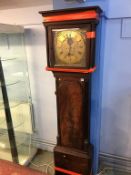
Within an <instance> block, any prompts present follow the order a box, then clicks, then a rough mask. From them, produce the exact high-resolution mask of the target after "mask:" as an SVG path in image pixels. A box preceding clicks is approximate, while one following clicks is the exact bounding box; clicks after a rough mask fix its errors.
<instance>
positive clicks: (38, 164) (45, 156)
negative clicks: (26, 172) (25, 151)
mask: <svg viewBox="0 0 131 175" xmlns="http://www.w3.org/2000/svg"><path fill="white" fill-rule="evenodd" d="M29 167H30V168H33V169H36V170H38V171H41V172H45V173H47V174H49V175H54V161H53V153H52V152H48V151H42V150H39V151H38V153H37V155H36V156H35V158H34V159H33V160H32V162H31V163H30V165H29Z"/></svg>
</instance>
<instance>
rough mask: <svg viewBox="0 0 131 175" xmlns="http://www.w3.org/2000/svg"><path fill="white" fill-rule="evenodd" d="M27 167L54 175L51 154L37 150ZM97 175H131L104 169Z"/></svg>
mask: <svg viewBox="0 0 131 175" xmlns="http://www.w3.org/2000/svg"><path fill="white" fill-rule="evenodd" d="M29 167H30V168H33V169H36V170H38V171H41V172H46V173H47V174H49V175H54V161H53V153H51V152H48V151H40V150H39V151H38V154H37V155H36V156H35V158H34V159H33V160H32V162H31V164H30V165H29ZM98 175H131V174H128V173H122V172H120V171H116V170H113V169H109V168H106V169H105V170H104V171H102V172H101V173H99V174H98Z"/></svg>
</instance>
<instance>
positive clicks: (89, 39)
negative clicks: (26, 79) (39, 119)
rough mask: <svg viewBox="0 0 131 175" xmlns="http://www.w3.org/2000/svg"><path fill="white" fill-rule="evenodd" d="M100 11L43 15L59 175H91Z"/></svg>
mask: <svg viewBox="0 0 131 175" xmlns="http://www.w3.org/2000/svg"><path fill="white" fill-rule="evenodd" d="M100 13H101V9H100V8H99V7H88V8H77V9H76V8H74V9H66V10H52V11H42V12H40V14H42V16H43V18H44V21H43V23H44V26H45V29H46V39H47V40H46V41H47V68H46V69H47V70H48V71H52V72H53V74H54V77H55V79H56V99H57V121H58V137H57V145H56V147H55V148H54V159H55V174H56V175H66V174H70V175H90V173H91V169H92V168H91V167H92V155H93V146H92V145H91V144H90V95H91V86H90V81H91V74H92V73H93V72H94V71H95V69H96V66H95V40H96V27H97V25H98V23H99V18H100Z"/></svg>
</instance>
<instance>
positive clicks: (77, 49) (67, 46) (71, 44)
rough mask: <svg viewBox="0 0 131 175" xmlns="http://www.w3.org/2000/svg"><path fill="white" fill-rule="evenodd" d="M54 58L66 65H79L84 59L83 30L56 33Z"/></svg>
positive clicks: (84, 43)
mask: <svg viewBox="0 0 131 175" xmlns="http://www.w3.org/2000/svg"><path fill="white" fill-rule="evenodd" d="M54 48H55V58H56V59H57V60H58V62H60V63H63V64H66V65H74V64H80V63H81V61H82V60H83V59H85V54H86V42H85V31H84V30H80V29H78V30H71V29H70V30H63V31H57V32H56V35H55V37H54Z"/></svg>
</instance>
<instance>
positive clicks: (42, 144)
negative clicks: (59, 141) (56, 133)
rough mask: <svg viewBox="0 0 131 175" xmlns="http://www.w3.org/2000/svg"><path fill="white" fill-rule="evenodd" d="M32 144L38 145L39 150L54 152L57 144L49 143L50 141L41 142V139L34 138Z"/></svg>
mask: <svg viewBox="0 0 131 175" xmlns="http://www.w3.org/2000/svg"><path fill="white" fill-rule="evenodd" d="M32 142H33V143H34V144H35V145H36V147H37V148H40V149H42V150H47V151H51V152H53V150H54V147H55V145H56V143H54V142H51V141H48V140H41V139H39V138H32Z"/></svg>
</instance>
